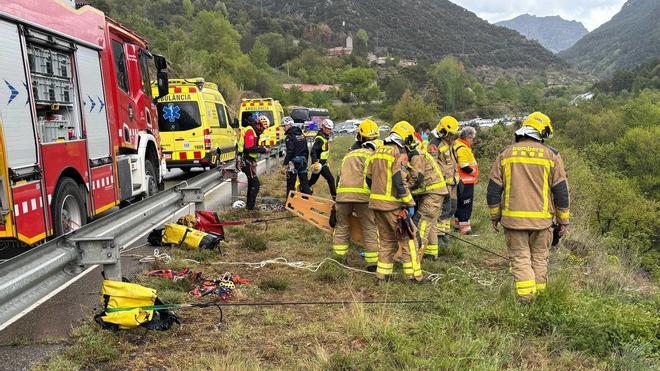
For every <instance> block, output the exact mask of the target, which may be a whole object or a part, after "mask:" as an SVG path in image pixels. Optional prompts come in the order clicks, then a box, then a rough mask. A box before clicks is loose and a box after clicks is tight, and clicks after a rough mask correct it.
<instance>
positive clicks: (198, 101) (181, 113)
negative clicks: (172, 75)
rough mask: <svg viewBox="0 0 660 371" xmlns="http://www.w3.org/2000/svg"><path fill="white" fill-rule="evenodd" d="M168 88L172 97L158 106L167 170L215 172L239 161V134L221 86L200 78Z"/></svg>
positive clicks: (182, 81)
mask: <svg viewBox="0 0 660 371" xmlns="http://www.w3.org/2000/svg"><path fill="white" fill-rule="evenodd" d="M169 84H170V91H169V94H168V95H166V96H164V97H162V98H160V99H159V100H158V103H157V104H156V106H157V108H158V128H159V130H160V143H161V147H162V148H163V156H164V158H165V162H166V164H167V168H168V169H172V168H179V169H182V170H184V171H189V170H190V169H191V168H193V167H203V168H207V167H208V168H214V167H216V166H218V164H219V163H221V162H225V161H230V160H233V159H234V158H236V134H235V133H234V129H233V128H232V127H231V119H230V117H229V111H228V109H227V104H226V103H225V98H224V97H223V96H222V94H221V93H220V92H219V91H218V86H217V85H216V84H214V83H212V82H207V81H204V79H203V78H200V77H197V78H191V79H170V81H169ZM154 89H156V88H155V87H154Z"/></svg>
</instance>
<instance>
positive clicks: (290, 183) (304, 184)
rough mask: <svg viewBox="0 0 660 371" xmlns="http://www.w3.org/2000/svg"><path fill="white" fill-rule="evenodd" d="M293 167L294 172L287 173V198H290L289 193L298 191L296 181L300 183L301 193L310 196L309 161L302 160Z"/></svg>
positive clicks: (294, 162)
mask: <svg viewBox="0 0 660 371" xmlns="http://www.w3.org/2000/svg"><path fill="white" fill-rule="evenodd" d="M295 160H296V159H295V158H294V161H292V162H293V166H294V172H290V171H287V173H286V197H285V198H287V197H289V192H291V191H293V190H294V189H296V180H298V181H300V192H302V193H306V194H310V190H309V182H308V180H307V160H305V159H301V160H298V161H295Z"/></svg>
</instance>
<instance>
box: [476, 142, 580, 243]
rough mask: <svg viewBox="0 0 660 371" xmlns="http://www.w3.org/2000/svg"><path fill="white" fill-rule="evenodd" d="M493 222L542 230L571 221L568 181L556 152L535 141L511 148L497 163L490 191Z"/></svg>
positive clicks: (502, 153)
mask: <svg viewBox="0 0 660 371" xmlns="http://www.w3.org/2000/svg"><path fill="white" fill-rule="evenodd" d="M487 201H488V207H489V209H490V216H491V219H492V220H501V223H502V225H503V226H504V227H506V228H509V229H519V230H541V229H545V228H549V227H550V226H551V225H552V220H553V217H556V218H557V221H558V222H559V223H560V224H568V222H569V204H570V200H569V194H568V181H567V179H566V171H565V169H564V163H563V161H562V159H561V156H560V155H559V152H557V151H556V150H554V149H552V148H550V147H548V146H545V145H544V144H543V143H540V142H537V141H535V140H521V141H520V142H518V143H516V144H513V145H511V146H509V147H507V148H506V149H505V150H504V151H502V152H501V153H500V154H499V155H498V156H497V159H496V160H495V164H494V165H493V169H492V170H491V174H490V181H489V182H488V191H487Z"/></svg>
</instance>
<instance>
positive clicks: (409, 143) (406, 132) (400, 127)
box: [390, 121, 416, 149]
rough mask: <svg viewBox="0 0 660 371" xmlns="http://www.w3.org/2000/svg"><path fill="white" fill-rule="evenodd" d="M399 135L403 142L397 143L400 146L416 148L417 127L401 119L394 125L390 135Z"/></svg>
mask: <svg viewBox="0 0 660 371" xmlns="http://www.w3.org/2000/svg"><path fill="white" fill-rule="evenodd" d="M392 134H396V135H398V136H399V137H400V138H401V140H402V141H403V142H402V143H397V144H398V145H400V146H402V147H403V146H405V147H408V149H412V148H415V146H416V145H415V128H414V127H413V126H412V125H410V123H409V122H408V121H399V122H397V123H396V124H394V126H393V127H392V130H391V131H390V135H392Z"/></svg>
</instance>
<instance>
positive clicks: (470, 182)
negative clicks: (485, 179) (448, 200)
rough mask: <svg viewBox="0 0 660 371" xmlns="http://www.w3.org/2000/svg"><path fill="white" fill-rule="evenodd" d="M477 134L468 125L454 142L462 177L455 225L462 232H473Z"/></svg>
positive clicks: (476, 175)
mask: <svg viewBox="0 0 660 371" xmlns="http://www.w3.org/2000/svg"><path fill="white" fill-rule="evenodd" d="M476 136H477V131H476V130H475V129H474V128H473V127H471V126H466V127H464V128H463V130H461V133H460V134H459V136H458V139H456V141H455V142H454V151H455V152H456V158H457V163H458V175H459V176H460V177H461V183H462V184H459V187H458V205H457V208H456V214H455V217H456V221H455V223H454V227H458V230H459V232H460V233H461V234H472V228H471V227H470V217H471V216H472V198H473V197H474V185H475V184H477V179H478V178H479V165H478V164H477V160H476V159H475V158H474V153H472V144H473V143H474V138H475V137H476Z"/></svg>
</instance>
